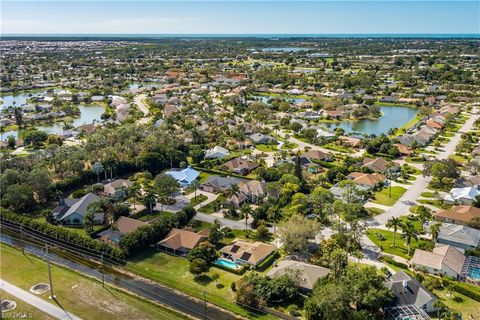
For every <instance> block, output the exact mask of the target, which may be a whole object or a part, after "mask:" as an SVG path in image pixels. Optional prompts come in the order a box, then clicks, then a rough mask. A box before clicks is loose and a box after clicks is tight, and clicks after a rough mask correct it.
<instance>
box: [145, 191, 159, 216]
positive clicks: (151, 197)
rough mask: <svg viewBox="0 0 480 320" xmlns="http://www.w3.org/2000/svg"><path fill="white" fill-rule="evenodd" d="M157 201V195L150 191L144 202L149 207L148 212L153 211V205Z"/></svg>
mask: <svg viewBox="0 0 480 320" xmlns="http://www.w3.org/2000/svg"><path fill="white" fill-rule="evenodd" d="M156 203H157V195H156V194H155V193H153V192H152V191H149V192H147V193H146V194H145V196H144V197H143V204H144V205H145V206H146V207H147V208H148V212H150V213H152V211H153V207H154V206H155V204H156Z"/></svg>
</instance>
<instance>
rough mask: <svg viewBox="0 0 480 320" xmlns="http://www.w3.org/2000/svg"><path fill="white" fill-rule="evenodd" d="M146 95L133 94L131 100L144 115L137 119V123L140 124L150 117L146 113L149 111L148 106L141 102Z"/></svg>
mask: <svg viewBox="0 0 480 320" xmlns="http://www.w3.org/2000/svg"><path fill="white" fill-rule="evenodd" d="M146 97H147V95H146V94H144V93H143V94H140V95H138V96H135V98H133V102H134V103H135V105H136V106H137V107H138V109H140V111H142V112H143V115H144V117H143V118H141V119H140V120H138V123H141V124H145V123H147V122H148V121H150V119H151V117H148V113H149V112H150V111H149V110H148V107H147V106H146V105H145V103H143V101H142V100H143V99H145V98H146Z"/></svg>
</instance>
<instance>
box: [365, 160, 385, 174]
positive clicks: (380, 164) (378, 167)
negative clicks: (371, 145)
mask: <svg viewBox="0 0 480 320" xmlns="http://www.w3.org/2000/svg"><path fill="white" fill-rule="evenodd" d="M387 166H388V161H387V160H385V159H383V158H375V159H372V158H365V159H363V166H362V167H367V168H370V169H371V170H373V171H376V172H382V173H383V172H384V171H385V170H386V169H387Z"/></svg>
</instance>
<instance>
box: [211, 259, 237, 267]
mask: <svg viewBox="0 0 480 320" xmlns="http://www.w3.org/2000/svg"><path fill="white" fill-rule="evenodd" d="M214 263H215V264H216V265H218V266H222V267H226V268H229V269H233V270H238V269H240V268H241V266H240V265H238V264H236V263H235V262H233V261H230V260H227V259H223V258H219V259H217V260H215V262H214Z"/></svg>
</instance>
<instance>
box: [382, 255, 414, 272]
mask: <svg viewBox="0 0 480 320" xmlns="http://www.w3.org/2000/svg"><path fill="white" fill-rule="evenodd" d="M378 260H381V261H383V262H386V263H388V264H391V265H393V266H395V267H398V268H401V269H408V266H407V265H406V264H405V263H401V262H398V261H395V260H394V259H393V258H392V257H389V256H382V257H380V258H379V259H378Z"/></svg>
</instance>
